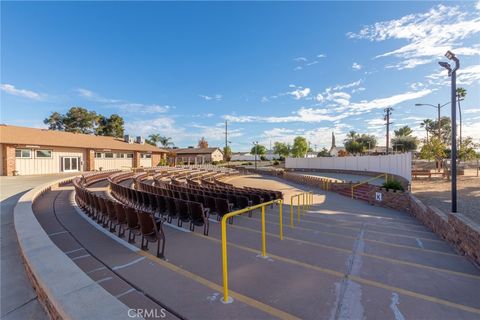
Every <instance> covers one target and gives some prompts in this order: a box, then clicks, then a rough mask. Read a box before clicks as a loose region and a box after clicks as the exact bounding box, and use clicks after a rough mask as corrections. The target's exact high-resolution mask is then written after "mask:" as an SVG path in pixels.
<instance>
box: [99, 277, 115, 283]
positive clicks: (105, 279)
mask: <svg viewBox="0 0 480 320" xmlns="http://www.w3.org/2000/svg"><path fill="white" fill-rule="evenodd" d="M112 279H113V277H106V278H103V279H100V280H97V281H96V282H97V283H102V282H105V281H109V280H112Z"/></svg>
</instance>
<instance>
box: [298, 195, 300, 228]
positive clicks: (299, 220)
mask: <svg viewBox="0 0 480 320" xmlns="http://www.w3.org/2000/svg"><path fill="white" fill-rule="evenodd" d="M297 221H298V222H300V195H297Z"/></svg>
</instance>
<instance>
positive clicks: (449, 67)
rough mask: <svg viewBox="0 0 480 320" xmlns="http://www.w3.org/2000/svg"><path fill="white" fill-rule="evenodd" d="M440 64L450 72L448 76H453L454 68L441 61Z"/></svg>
mask: <svg viewBox="0 0 480 320" xmlns="http://www.w3.org/2000/svg"><path fill="white" fill-rule="evenodd" d="M438 64H439V65H440V66H442V67H443V68H445V69H447V70H448V76H451V75H452V67H451V66H450V64H449V63H448V62H444V61H440V62H439V63H438Z"/></svg>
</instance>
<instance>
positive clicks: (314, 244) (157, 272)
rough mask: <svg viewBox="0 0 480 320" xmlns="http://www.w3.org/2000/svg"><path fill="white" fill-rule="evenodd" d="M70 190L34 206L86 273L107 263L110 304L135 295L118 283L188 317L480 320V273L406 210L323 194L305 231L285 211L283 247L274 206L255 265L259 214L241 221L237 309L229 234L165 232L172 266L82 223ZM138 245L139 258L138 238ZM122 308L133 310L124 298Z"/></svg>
mask: <svg viewBox="0 0 480 320" xmlns="http://www.w3.org/2000/svg"><path fill="white" fill-rule="evenodd" d="M229 181H230V182H232V183H234V184H236V185H249V186H256V187H263V188H270V189H275V190H281V191H282V192H284V194H285V199H287V201H286V202H287V203H288V202H289V201H288V200H289V198H290V195H292V194H295V193H298V192H301V191H302V190H303V188H304V187H303V186H301V185H297V184H293V183H290V182H287V181H283V180H281V179H276V178H270V177H260V176H248V177H234V178H231V179H229ZM101 185H102V184H97V185H95V186H92V188H94V189H95V190H98V189H100V188H101ZM70 192H71V190H68V189H67V187H65V188H62V190H55V191H53V192H51V194H49V195H48V194H47V195H46V196H45V197H43V198H42V199H40V201H41V202H39V203H38V205H39V207H36V213H37V217H38V219H39V221H40V223H41V224H42V226H43V227H44V228H45V229H46V231H47V233H49V234H50V235H51V239H52V240H53V241H54V242H56V243H57V245H58V246H59V247H60V248H61V249H62V250H64V251H65V252H66V253H67V252H70V253H68V255H69V256H70V257H71V258H72V260H74V259H75V260H74V261H75V262H76V263H77V264H78V265H79V266H81V268H82V269H83V268H84V271H86V272H87V273H90V274H92V275H93V274H94V272H93V270H96V269H98V268H100V266H99V264H102V265H104V266H106V267H108V268H109V269H111V271H112V272H113V273H109V275H108V277H104V275H102V276H101V277H100V276H99V278H98V279H99V280H98V281H101V285H102V286H105V289H107V290H108V291H110V292H111V293H112V294H113V295H118V294H119V292H124V291H123V290H126V292H130V289H129V288H128V287H124V286H121V289H122V291H119V289H117V288H120V286H119V282H118V281H115V277H116V276H118V277H120V278H121V279H122V281H124V282H127V284H128V285H134V287H135V289H136V290H138V291H140V292H143V294H144V295H146V296H147V297H149V298H150V299H151V300H152V301H154V302H156V303H157V304H159V305H161V306H166V307H168V309H169V310H171V311H174V314H175V315H179V316H180V317H181V318H189V319H209V320H211V319H226V318H233V319H266V318H282V319H297V318H301V319H335V320H337V319H353V320H356V319H395V320H399V319H478V316H479V315H480V300H478V296H479V295H480V290H479V289H478V288H480V271H479V270H478V269H477V268H476V267H475V266H474V265H472V264H471V263H470V262H469V261H468V260H467V259H465V258H464V257H462V256H460V255H458V254H456V253H455V252H454V251H453V250H452V248H451V247H450V246H449V245H448V244H447V243H445V242H444V241H442V240H441V239H439V238H438V237H437V236H436V235H435V234H433V233H432V232H430V231H429V230H427V229H426V228H425V227H424V226H422V225H421V224H419V223H418V222H417V221H416V220H415V219H414V218H412V217H410V216H408V215H406V214H403V213H401V212H398V211H394V210H389V209H385V208H378V207H373V206H370V205H368V204H366V203H363V202H358V201H355V200H351V199H349V198H346V197H342V196H340V195H337V194H335V193H330V192H324V191H320V190H316V193H315V198H314V201H315V204H314V206H313V207H311V208H310V210H309V211H308V212H307V213H306V214H304V215H302V216H301V219H300V222H297V221H296V217H295V228H290V227H289V219H290V217H289V206H288V204H287V205H284V208H283V209H284V210H283V212H284V218H283V224H284V226H285V228H284V236H285V238H284V240H283V241H280V240H279V237H278V228H279V216H278V213H279V211H278V207H273V208H267V210H266V218H267V223H266V230H267V254H268V258H267V259H265V258H261V257H260V256H259V248H260V243H261V240H260V231H259V230H260V228H259V226H260V217H259V212H258V210H257V211H256V212H254V214H253V217H252V218H248V217H246V216H245V217H235V219H234V224H233V225H228V240H229V246H228V256H229V275H230V290H231V295H232V296H233V297H234V303H232V304H227V305H225V304H222V303H221V302H220V301H219V298H220V296H221V295H220V294H221V288H222V287H221V283H222V278H221V274H222V270H221V255H220V236H221V233H220V228H219V224H218V223H215V221H214V219H212V220H211V222H212V223H211V225H210V234H209V236H208V237H206V236H203V235H202V233H201V230H195V232H189V231H188V230H186V229H182V228H178V227H170V226H167V225H165V233H166V239H167V246H166V258H167V261H165V260H161V259H157V258H156V257H154V256H153V255H152V254H151V253H152V252H154V250H155V245H151V246H150V251H142V250H138V251H131V250H127V249H126V248H125V247H123V246H122V245H121V244H120V243H119V242H118V241H114V239H112V238H110V237H107V236H105V234H104V233H102V232H100V231H99V230H98V229H97V228H95V227H93V226H92V225H91V224H90V223H89V222H88V220H85V219H83V218H82V217H81V214H80V213H78V212H77V213H76V214H75V210H73V209H72V207H71V204H70V203H69V202H68V200H67V199H68V198H69V195H68V193H70ZM52 206H53V208H55V210H54V211H55V212H56V213H55V216H53V215H52V212H53V210H52V209H49V208H52ZM294 209H296V208H294ZM87 219H88V218H87ZM57 222H61V224H62V226H61V227H62V228H63V231H62V230H61V229H60V228H59V225H58V224H57ZM187 228H188V227H187ZM200 229H201V228H200ZM65 231H66V232H65ZM107 233H108V232H107ZM110 235H111V234H110ZM70 236H73V237H74V238H75V239H76V240H75V241H76V242H75V241H74V242H71V241H70V240H69V239H68V238H69V237H70ZM111 236H113V237H116V236H114V235H111ZM78 244H80V245H81V246H82V247H83V248H84V249H86V250H87V251H88V254H85V253H82V250H79V251H72V250H78V249H81V248H79V247H78ZM135 245H136V246H137V248H138V245H139V241H138V240H137V243H136V244H135ZM94 260H95V261H96V262H95V261H94ZM94 262H95V263H94ZM82 266H83V267H82ZM115 283H116V284H115ZM122 299H124V300H122V301H123V302H124V303H126V304H127V305H133V304H134V303H135V302H134V301H131V300H130V299H129V297H128V295H124V296H122ZM137 303H138V302H137ZM171 316H173V317H174V315H171Z"/></svg>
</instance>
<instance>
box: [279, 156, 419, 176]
mask: <svg viewBox="0 0 480 320" xmlns="http://www.w3.org/2000/svg"><path fill="white" fill-rule="evenodd" d="M285 168H287V169H307V170H308V169H312V170H322V169H324V170H352V171H365V172H379V173H389V174H395V175H397V176H400V177H403V178H405V179H407V180H408V181H412V154H411V153H410V152H408V153H401V154H392V155H385V156H361V157H318V158H287V159H286V162H285Z"/></svg>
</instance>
